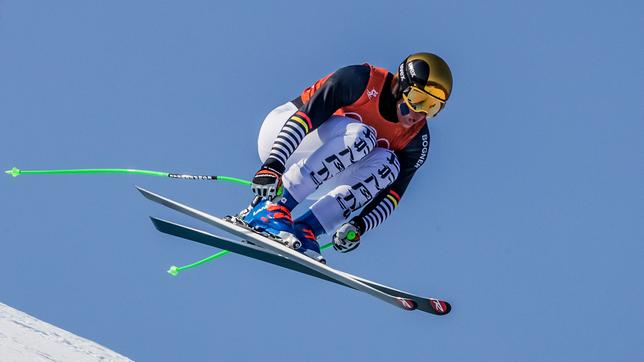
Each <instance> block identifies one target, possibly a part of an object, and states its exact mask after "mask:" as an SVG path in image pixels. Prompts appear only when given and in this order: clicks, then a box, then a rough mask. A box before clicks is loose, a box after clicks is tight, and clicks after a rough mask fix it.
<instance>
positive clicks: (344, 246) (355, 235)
mask: <svg viewBox="0 0 644 362" xmlns="http://www.w3.org/2000/svg"><path fill="white" fill-rule="evenodd" d="M360 234H361V232H360V228H358V226H357V225H356V224H355V223H354V222H353V221H349V222H348V223H346V224H343V225H342V226H340V228H338V230H336V232H335V234H333V249H335V250H337V251H339V252H341V253H348V252H350V251H351V250H354V249H355V248H357V247H358V246H359V245H360Z"/></svg>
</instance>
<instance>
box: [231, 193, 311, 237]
mask: <svg viewBox="0 0 644 362" xmlns="http://www.w3.org/2000/svg"><path fill="white" fill-rule="evenodd" d="M242 220H243V222H244V223H246V225H247V226H249V227H250V228H251V229H253V230H254V231H256V232H258V233H260V234H262V235H264V236H267V237H270V238H271V239H274V240H276V241H278V242H280V243H282V244H284V245H286V246H288V247H289V248H291V249H294V250H297V249H299V248H300V247H301V246H302V242H300V240H299V239H298V238H297V237H296V236H295V232H294V230H293V218H292V217H291V212H290V211H289V209H287V208H286V207H285V206H282V205H279V204H276V203H274V202H272V201H270V200H268V199H262V200H261V201H260V202H258V203H257V205H255V206H254V207H253V208H252V209H250V211H248V212H244V214H243V218H242Z"/></svg>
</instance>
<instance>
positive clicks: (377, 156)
mask: <svg viewBox="0 0 644 362" xmlns="http://www.w3.org/2000/svg"><path fill="white" fill-rule="evenodd" d="M366 161H367V162H369V164H371V165H373V166H374V167H377V168H378V173H380V174H382V175H387V177H386V178H387V179H393V180H395V179H397V178H398V174H399V173H400V162H399V161H398V157H397V156H396V154H395V153H394V152H393V151H391V150H388V149H386V148H382V147H376V148H375V149H374V150H373V151H371V153H370V154H369V159H368V160H366ZM392 182H393V181H392Z"/></svg>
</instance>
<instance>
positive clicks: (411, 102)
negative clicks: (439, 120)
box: [402, 85, 445, 118]
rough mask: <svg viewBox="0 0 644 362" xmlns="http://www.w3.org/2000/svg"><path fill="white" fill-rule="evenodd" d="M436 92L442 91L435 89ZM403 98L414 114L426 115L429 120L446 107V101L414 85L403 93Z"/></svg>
mask: <svg viewBox="0 0 644 362" xmlns="http://www.w3.org/2000/svg"><path fill="white" fill-rule="evenodd" d="M434 91H435V92H436V91H439V92H440V89H434ZM443 96H444V95H443ZM402 98H403V100H404V101H405V103H406V104H407V106H408V107H409V109H411V110H412V111H414V112H418V113H425V114H426V115H427V118H432V117H434V116H435V115H436V114H438V112H440V110H441V109H443V107H445V101H444V100H442V99H440V98H439V97H438V95H434V94H430V93H427V92H425V91H424V90H422V89H420V88H418V87H416V86H413V85H412V86H410V87H408V88H407V89H406V90H405V91H403V96H402Z"/></svg>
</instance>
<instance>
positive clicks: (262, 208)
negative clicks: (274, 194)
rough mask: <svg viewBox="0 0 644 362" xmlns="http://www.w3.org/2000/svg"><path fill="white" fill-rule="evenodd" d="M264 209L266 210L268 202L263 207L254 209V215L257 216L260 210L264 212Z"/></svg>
mask: <svg viewBox="0 0 644 362" xmlns="http://www.w3.org/2000/svg"><path fill="white" fill-rule="evenodd" d="M264 210H266V204H264V205H262V207H260V208H259V209H257V210H255V211H253V216H257V214H259V213H260V212H262V211H264Z"/></svg>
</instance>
